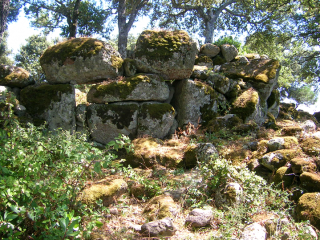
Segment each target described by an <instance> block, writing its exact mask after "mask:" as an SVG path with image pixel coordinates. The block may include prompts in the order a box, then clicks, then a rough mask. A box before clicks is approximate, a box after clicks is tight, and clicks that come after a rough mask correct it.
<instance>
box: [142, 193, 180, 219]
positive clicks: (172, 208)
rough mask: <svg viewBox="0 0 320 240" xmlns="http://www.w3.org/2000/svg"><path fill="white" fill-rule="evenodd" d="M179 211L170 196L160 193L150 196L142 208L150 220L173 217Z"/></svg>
mask: <svg viewBox="0 0 320 240" xmlns="http://www.w3.org/2000/svg"><path fill="white" fill-rule="evenodd" d="M178 212H179V207H178V205H177V204H176V203H175V202H174V200H173V199H172V197H170V196H167V195H160V196H157V197H154V198H152V199H151V200H150V201H149V202H148V203H147V205H146V207H145V208H144V210H143V214H145V215H146V216H147V218H148V219H149V220H151V221H153V220H156V219H162V218H166V217H169V218H173V217H175V216H176V215H177V214H178Z"/></svg>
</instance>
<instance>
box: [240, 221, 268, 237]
mask: <svg viewBox="0 0 320 240" xmlns="http://www.w3.org/2000/svg"><path fill="white" fill-rule="evenodd" d="M265 239H267V230H266V229H265V227H262V226H261V225H260V224H259V223H252V224H250V225H248V226H246V227H245V228H244V230H243V232H242V235H241V238H240V240H265Z"/></svg>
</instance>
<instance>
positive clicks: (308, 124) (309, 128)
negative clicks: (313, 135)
mask: <svg viewBox="0 0 320 240" xmlns="http://www.w3.org/2000/svg"><path fill="white" fill-rule="evenodd" d="M301 128H302V129H303V130H304V131H305V132H315V131H316V129H317V125H316V124H315V123H314V122H313V121H312V120H307V121H305V122H303V123H302V124H301Z"/></svg>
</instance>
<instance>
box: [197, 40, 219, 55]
mask: <svg viewBox="0 0 320 240" xmlns="http://www.w3.org/2000/svg"><path fill="white" fill-rule="evenodd" d="M219 52H220V48H219V47H218V46H217V45H214V44H212V43H206V44H204V45H202V46H201V48H200V54H203V55H206V56H208V57H215V56H217V55H218V54H219Z"/></svg>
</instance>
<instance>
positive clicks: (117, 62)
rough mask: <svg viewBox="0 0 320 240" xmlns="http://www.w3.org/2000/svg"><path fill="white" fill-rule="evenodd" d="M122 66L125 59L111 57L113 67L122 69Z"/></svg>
mask: <svg viewBox="0 0 320 240" xmlns="http://www.w3.org/2000/svg"><path fill="white" fill-rule="evenodd" d="M122 64H123V59H122V58H121V57H117V56H115V55H112V56H111V65H112V67H114V68H117V69H119V68H121V67H122Z"/></svg>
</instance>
